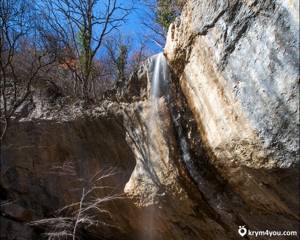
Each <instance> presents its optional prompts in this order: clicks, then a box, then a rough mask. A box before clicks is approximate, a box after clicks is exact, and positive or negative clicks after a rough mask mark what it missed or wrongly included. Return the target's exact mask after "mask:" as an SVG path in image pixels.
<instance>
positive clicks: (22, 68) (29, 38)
mask: <svg viewBox="0 0 300 240" xmlns="http://www.w3.org/2000/svg"><path fill="white" fill-rule="evenodd" d="M34 6H35V5H34V2H32V1H27V0H2V1H1V3H0V54H1V56H0V60H1V61H0V88H1V98H0V100H1V102H0V110H1V119H0V120H1V134H0V140H1V141H2V140H3V138H4V135H5V133H6V129H7V126H8V124H9V121H10V119H11V118H13V117H14V115H15V113H16V111H17V109H18V108H19V107H20V106H21V105H22V104H23V103H24V102H25V101H26V100H27V99H28V97H29V96H30V94H31V90H32V89H31V87H32V84H33V83H34V82H35V81H36V80H37V79H38V76H39V74H40V73H41V72H42V71H44V70H45V69H46V68H48V67H49V66H50V65H51V64H52V63H53V62H54V61H55V54H52V53H51V54H49V53H48V52H45V51H43V46H42V45H43V42H41V41H39V40H40V39H39V37H40V35H39V33H38V31H36V30H37V27H36V25H35V24H36V23H37V21H36V12H35V8H34Z"/></svg>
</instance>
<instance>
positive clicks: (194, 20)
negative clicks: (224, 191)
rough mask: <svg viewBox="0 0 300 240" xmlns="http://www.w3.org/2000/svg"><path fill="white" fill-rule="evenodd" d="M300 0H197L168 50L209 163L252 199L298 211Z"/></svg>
mask: <svg viewBox="0 0 300 240" xmlns="http://www.w3.org/2000/svg"><path fill="white" fill-rule="evenodd" d="M298 10H299V2H298V1H197V0H191V1H188V3H187V4H186V6H185V8H184V10H183V13H182V15H181V17H180V18H179V19H177V21H176V22H175V23H173V24H172V25H171V26H170V29H169V33H168V38H167V44H166V47H165V54H166V56H167V58H168V60H169V61H170V65H171V67H172V68H173V71H174V72H175V74H176V75H177V78H178V85H179V86H178V87H179V88H180V90H181V91H182V93H183V94H184V96H185V98H186V101H187V105H188V107H189V109H190V110H191V111H192V114H193V117H194V118H195V120H196V122H197V129H198V133H199V134H200V136H201V139H202V141H203V144H204V145H205V146H206V149H207V151H208V152H209V155H210V162H211V163H212V164H213V166H214V167H215V168H216V169H217V171H218V173H219V174H220V175H221V176H222V177H223V178H224V179H226V181H228V183H229V184H230V186H231V187H232V188H233V189H234V191H237V192H238V194H239V195H240V196H241V197H242V199H243V200H244V201H245V202H246V203H247V204H249V206H251V207H254V208H256V209H259V210H261V211H264V212H268V213H273V214H278V213H280V214H281V213H285V214H287V215H289V216H290V217H295V218H298V216H297V215H295V214H294V213H295V210H296V209H298V208H297V205H298V203H297V202H298V201H299V200H297V199H298V197H297V196H298V190H297V189H298V188H297V187H296V185H295V181H296V179H298V174H297V168H298V166H299V155H298V150H299V102H298V100H299V94H298V93H299V85H298V77H299V76H298V66H299V51H298V47H299V15H298V14H297V13H296V11H298Z"/></svg>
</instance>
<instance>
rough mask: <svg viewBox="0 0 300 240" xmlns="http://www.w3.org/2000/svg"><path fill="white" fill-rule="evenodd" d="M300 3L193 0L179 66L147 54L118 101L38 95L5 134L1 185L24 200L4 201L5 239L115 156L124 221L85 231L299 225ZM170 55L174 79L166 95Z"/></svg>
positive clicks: (89, 235) (4, 192)
mask: <svg viewBox="0 0 300 240" xmlns="http://www.w3.org/2000/svg"><path fill="white" fill-rule="evenodd" d="M298 10H299V3H298V1H279V0H278V1H260V0H257V1H248V0H243V1H242V0H234V1H221V0H220V1H214V0H204V1H203V0H201V1H200V0H189V1H187V4H186V5H185V7H184V9H183V12H182V15H181V17H180V18H178V19H177V20H176V22H175V23H173V24H172V25H171V26H170V29H169V33H168V38H167V44H166V47H165V49H164V54H165V56H166V58H167V60H168V65H169V67H168V66H167V65H165V64H163V65H162V64H157V63H158V59H161V56H159V55H158V56H154V57H152V58H150V59H149V60H147V61H146V63H145V64H144V65H143V66H141V68H140V70H139V71H138V72H136V73H135V74H133V77H132V78H131V79H130V81H129V83H128V84H127V85H126V86H125V88H124V89H122V92H121V93H118V94H119V95H118V98H120V99H119V100H118V102H113V101H104V102H102V103H100V104H98V105H93V106H89V107H84V106H83V105H81V103H80V102H77V103H70V102H67V101H68V100H67V99H66V100H64V101H66V102H63V103H62V104H61V107H59V105H56V106H53V105H51V104H49V103H48V102H47V99H43V98H41V96H37V95H35V97H34V98H33V100H32V101H31V102H30V103H28V105H26V106H23V108H22V109H20V112H19V115H20V116H18V118H17V119H15V120H14V121H13V123H12V124H11V126H10V128H9V129H8V131H7V133H8V134H7V137H6V140H5V142H3V144H2V146H1V182H0V183H1V185H0V186H1V194H0V197H1V202H4V201H6V200H12V202H11V203H10V204H7V205H3V206H1V216H0V218H1V231H0V233H1V234H0V238H1V239H9V240H12V239H17V240H21V239H22V240H27V239H40V237H41V235H40V233H42V232H43V229H40V228H38V229H37V228H32V227H31V226H29V225H28V224H27V223H28V222H30V221H32V220H37V219H41V218H44V217H51V216H53V213H54V212H55V210H57V209H58V208H60V207H62V206H64V205H66V204H70V203H72V202H74V201H78V198H80V191H79V192H78V191H77V190H78V188H80V187H82V186H81V185H80V183H78V181H77V180H78V179H89V178H90V177H91V176H93V174H94V173H95V172H97V171H99V170H102V169H107V168H111V167H113V168H115V169H116V170H117V171H116V172H117V174H116V175H114V176H112V178H110V179H109V180H108V182H107V184H109V185H111V186H112V187H113V188H114V189H115V191H117V192H119V193H123V194H124V198H123V199H120V200H117V201H113V202H112V203H111V204H108V205H107V206H106V207H107V208H108V209H109V210H110V212H111V213H112V215H111V217H110V218H109V219H106V220H107V221H108V223H109V224H111V225H112V226H101V225H99V226H96V227H93V228H86V229H83V232H82V235H81V238H82V239H114V240H119V239H130V240H131V239H136V240H170V239H172V240H199V239H203V240H216V239H217V240H224V239H228V240H229V239H239V237H240V236H239V235H238V233H237V230H238V228H239V226H241V225H245V226H247V227H248V228H249V229H251V230H266V229H269V230H298V228H299V205H298V204H299V172H298V167H299V162H298V161H299V156H298V155H297V154H298V151H299V139H298V134H299V131H298V129H299V102H298V98H299V95H298V91H299V86H298V66H299V52H298V46H299V36H298V34H299V29H298V24H299V16H298V14H299V13H298ZM160 61H161V60H160ZM156 66H164V67H163V68H162V69H160V70H159V71H158V72H159V75H163V73H165V74H167V75H168V77H166V79H167V80H166V79H165V80H164V81H159V82H158V87H159V90H160V91H159V93H158V94H157V99H156V100H155V101H153V99H152V97H151V95H153V93H152V92H153V86H154V85H153V76H154V75H155V74H154V72H155V71H156ZM160 77H161V76H160ZM112 99H113V98H112ZM61 166H65V167H67V168H69V167H70V166H72V168H74V173H73V175H72V176H69V175H65V174H62V173H61V172H60V171H59V170H58V169H59V168H58V167H61ZM76 189H77V190H76ZM104 193H105V192H104ZM298 234H299V232H298ZM249 239H252V238H251V237H249ZM261 239H264V238H263V237H262V238H261ZM265 239H268V238H267V237H266V238H265Z"/></svg>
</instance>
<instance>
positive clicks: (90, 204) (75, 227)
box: [30, 163, 124, 240]
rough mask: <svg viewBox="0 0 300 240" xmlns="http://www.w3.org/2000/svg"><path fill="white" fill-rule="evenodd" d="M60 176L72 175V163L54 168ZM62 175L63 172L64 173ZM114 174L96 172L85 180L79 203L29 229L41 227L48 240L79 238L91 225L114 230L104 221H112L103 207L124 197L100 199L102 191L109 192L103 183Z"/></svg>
mask: <svg viewBox="0 0 300 240" xmlns="http://www.w3.org/2000/svg"><path fill="white" fill-rule="evenodd" d="M55 169H56V170H57V171H58V173H59V174H60V173H61V174H62V175H64V174H65V175H71V176H74V175H75V173H74V172H73V171H75V168H74V167H73V166H72V164H71V163H67V164H65V165H63V166H62V167H57V168H55ZM63 172H64V173H63ZM115 174H116V172H115V170H114V169H107V170H102V171H98V172H97V173H96V174H95V175H94V176H92V177H91V178H90V179H88V180H87V181H84V182H83V185H84V186H83V187H82V189H81V196H80V199H79V201H77V202H73V203H70V204H68V205H66V206H64V207H62V208H60V209H58V210H57V211H56V212H55V215H54V217H51V218H45V219H41V220H37V221H33V222H31V223H30V225H32V226H38V227H44V228H45V229H46V233H45V234H44V235H45V236H46V237H47V238H48V240H55V239H72V240H75V239H80V231H81V230H82V229H87V228H89V227H92V226H98V225H104V226H110V227H117V226H114V225H112V224H110V223H108V222H107V221H106V220H105V219H110V218H112V214H111V212H110V211H109V210H108V209H107V208H106V207H105V204H106V203H108V202H111V201H114V200H117V199H122V198H124V197H123V196H122V194H118V193H116V194H109V195H105V196H102V195H103V194H101V192H103V191H104V192H105V190H106V189H111V187H110V186H107V185H104V184H103V181H105V180H106V179H108V178H111V177H113V176H114V175H115Z"/></svg>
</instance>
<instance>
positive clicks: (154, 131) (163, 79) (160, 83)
mask: <svg viewBox="0 0 300 240" xmlns="http://www.w3.org/2000/svg"><path fill="white" fill-rule="evenodd" d="M148 77H149V81H150V91H149V100H150V108H149V115H148V122H147V134H148V148H149V152H148V158H149V160H150V161H152V162H155V161H160V159H161V156H160V153H159V150H158V149H157V146H158V144H159V143H157V142H156V139H157V136H158V135H159V134H161V133H160V131H161V129H160V127H159V121H160V119H159V110H160V109H159V105H160V97H161V96H162V95H163V94H164V87H167V83H168V81H169V79H168V78H169V69H168V64H167V60H166V58H165V56H164V54H163V53H159V54H157V55H155V56H153V57H152V58H151V59H150V62H149V75H148ZM152 164H153V163H150V164H149V166H148V168H147V169H148V171H149V175H150V178H151V179H152V181H153V183H154V184H155V185H156V186H158V187H159V184H160V183H159V178H158V176H157V175H156V172H155V169H154V168H153V165H152ZM153 202H154V200H153ZM155 215H156V211H155V206H148V208H147V209H145V211H144V217H143V218H144V219H143V224H144V226H145V230H144V233H143V235H142V236H141V240H155V239H157V233H156V231H155V227H154V226H155Z"/></svg>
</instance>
